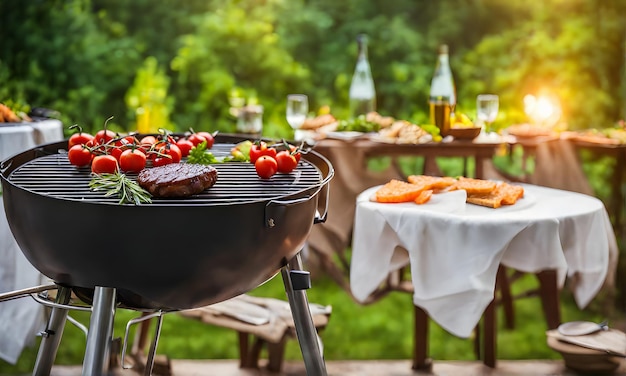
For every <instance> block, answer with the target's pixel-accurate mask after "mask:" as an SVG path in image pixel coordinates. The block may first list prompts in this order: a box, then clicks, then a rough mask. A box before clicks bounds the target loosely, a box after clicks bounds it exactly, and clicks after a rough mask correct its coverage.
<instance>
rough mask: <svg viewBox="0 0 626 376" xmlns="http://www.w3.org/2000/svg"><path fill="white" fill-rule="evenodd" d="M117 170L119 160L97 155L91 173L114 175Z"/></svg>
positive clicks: (92, 163)
mask: <svg viewBox="0 0 626 376" xmlns="http://www.w3.org/2000/svg"><path fill="white" fill-rule="evenodd" d="M117 170H119V166H118V164H117V159H115V157H114V156H112V155H110V154H105V155H97V156H95V157H94V158H93V161H92V162H91V172H93V173H95V174H114V173H115V172H117Z"/></svg>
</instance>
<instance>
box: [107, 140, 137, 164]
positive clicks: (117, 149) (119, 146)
mask: <svg viewBox="0 0 626 376" xmlns="http://www.w3.org/2000/svg"><path fill="white" fill-rule="evenodd" d="M132 148H133V143H132V142H129V141H128V140H127V139H126V138H122V139H120V140H119V141H117V142H116V143H115V146H114V147H113V148H111V149H110V150H109V154H111V155H112V156H114V157H115V159H117V160H118V162H119V160H120V157H121V156H122V153H123V152H124V151H126V150H128V149H132Z"/></svg>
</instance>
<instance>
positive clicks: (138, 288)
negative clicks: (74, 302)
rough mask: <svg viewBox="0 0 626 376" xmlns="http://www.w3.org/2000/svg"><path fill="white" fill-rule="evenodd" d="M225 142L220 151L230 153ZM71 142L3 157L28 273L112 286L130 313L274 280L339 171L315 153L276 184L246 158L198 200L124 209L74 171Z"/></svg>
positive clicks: (9, 208) (191, 304) (200, 301)
mask: <svg viewBox="0 0 626 376" xmlns="http://www.w3.org/2000/svg"><path fill="white" fill-rule="evenodd" d="M227 140H228V141H230V140H232V139H230V138H229V139H227ZM221 141H222V140H220V138H218V139H216V145H214V148H213V149H214V150H215V151H216V152H215V153H216V154H219V152H220V150H222V151H223V152H227V151H229V150H230V147H232V146H233V145H232V144H229V143H224V144H218V143H219V142H221ZM233 141H236V139H235V140H233ZM66 145H67V143H66V142H65V141H64V142H59V143H52V144H46V145H43V146H40V147H37V148H34V149H31V150H28V151H26V152H23V153H20V154H18V155H16V156H14V157H12V158H9V159H7V160H5V161H4V162H2V165H1V166H0V170H1V175H0V179H1V182H2V187H3V200H4V204H5V210H6V216H7V220H8V222H9V226H10V228H11V231H12V233H13V235H14V237H15V239H16V240H17V242H18V244H19V246H20V248H21V249H22V252H23V253H24V255H25V256H26V257H27V259H28V260H29V261H30V262H31V263H32V264H33V266H34V267H35V268H37V269H38V270H39V271H40V272H41V273H42V274H44V275H46V276H47V277H49V278H51V279H52V280H54V281H55V282H56V283H59V284H61V285H65V286H69V287H73V288H77V289H92V288H94V287H95V286H103V287H114V288H116V289H117V290H118V299H119V300H120V302H121V303H122V304H124V305H126V306H130V307H134V308H147V309H155V308H158V309H189V308H195V307H200V306H204V305H208V304H212V303H216V302H219V301H223V300H226V299H229V298H231V297H234V296H236V295H239V294H242V293H244V292H247V291H250V290H252V289H254V288H255V287H257V286H258V285H260V284H261V283H263V282H264V281H266V280H267V279H269V278H271V277H272V276H273V275H275V274H276V273H277V272H278V271H279V270H280V268H281V267H282V266H284V265H285V264H286V263H287V261H288V260H290V259H291V258H293V257H294V256H295V255H296V254H297V253H298V252H299V251H300V249H301V248H302V246H303V244H304V242H305V241H306V238H307V236H308V234H309V232H310V230H311V227H312V225H313V223H314V221H315V220H316V218H318V217H316V213H318V205H319V204H320V203H319V202H318V201H319V200H318V198H319V196H325V191H323V192H322V188H324V187H327V184H328V182H329V181H330V179H331V178H332V175H333V170H332V166H331V165H330V163H329V162H328V161H327V160H326V159H325V158H323V157H322V156H320V155H319V154H317V153H315V152H309V153H308V154H304V155H303V157H302V161H301V163H300V165H299V166H298V168H297V169H296V170H295V171H294V172H292V173H291V174H283V175H280V176H279V175H276V176H275V178H276V179H274V177H273V178H272V179H271V180H269V181H262V180H261V179H259V178H258V177H257V176H256V173H255V172H254V166H252V165H251V164H249V163H227V164H223V165H216V166H215V167H216V168H217V169H218V173H219V178H218V182H217V183H216V184H215V186H213V187H212V188H210V189H209V190H207V191H205V192H203V193H202V194H200V195H197V196H193V197H190V198H184V199H153V203H152V204H142V205H137V206H136V205H119V204H118V203H117V199H115V198H109V199H107V198H105V197H103V194H101V193H97V192H91V191H89V190H88V188H87V189H85V184H88V181H89V180H90V179H91V177H90V175H89V170H88V169H77V168H75V167H73V166H71V165H69V164H68V162H67V157H66V155H65V154H64V153H63V152H64V150H65V149H66ZM68 187H69V188H68ZM320 192H322V194H321V195H320ZM323 212H324V213H325V211H323ZM81 295H84V294H81Z"/></svg>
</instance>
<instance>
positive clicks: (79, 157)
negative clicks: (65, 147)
mask: <svg viewBox="0 0 626 376" xmlns="http://www.w3.org/2000/svg"><path fill="white" fill-rule="evenodd" d="M67 158H68V159H69V161H70V163H71V164H73V165H74V166H79V167H82V166H87V165H88V164H90V163H91V160H92V159H93V154H91V151H90V150H89V148H87V147H86V146H84V145H80V144H79V145H74V146H72V147H71V148H70V150H69V151H68V152H67Z"/></svg>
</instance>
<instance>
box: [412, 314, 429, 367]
mask: <svg viewBox="0 0 626 376" xmlns="http://www.w3.org/2000/svg"><path fill="white" fill-rule="evenodd" d="M413 307H414V311H415V313H414V319H415V322H414V330H415V331H414V338H413V341H414V344H413V346H414V349H413V350H414V352H413V367H412V368H413V369H414V370H416V371H425V372H430V371H431V370H432V367H433V362H432V359H430V358H428V315H427V314H426V312H424V310H423V309H421V308H420V307H418V306H415V305H414V306H413Z"/></svg>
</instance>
